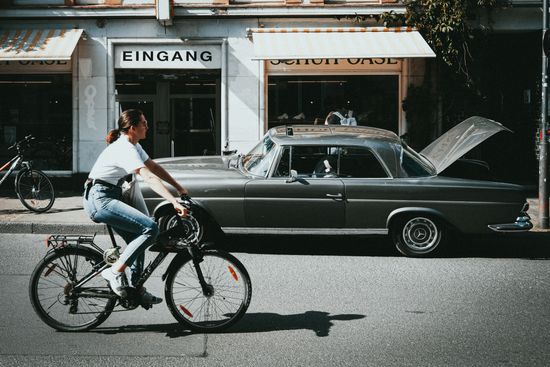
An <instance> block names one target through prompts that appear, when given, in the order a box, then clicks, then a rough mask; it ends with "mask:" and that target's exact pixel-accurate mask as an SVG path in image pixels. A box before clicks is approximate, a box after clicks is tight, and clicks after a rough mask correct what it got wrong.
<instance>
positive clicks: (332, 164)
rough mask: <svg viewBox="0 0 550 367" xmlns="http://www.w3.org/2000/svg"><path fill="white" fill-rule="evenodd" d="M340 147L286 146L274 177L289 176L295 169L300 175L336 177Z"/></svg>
mask: <svg viewBox="0 0 550 367" xmlns="http://www.w3.org/2000/svg"><path fill="white" fill-rule="evenodd" d="M337 167H338V148H334V147H328V146H301V145H298V146H293V147H292V148H291V147H284V148H283V153H282V154H281V159H280V160H279V164H278V166H277V169H276V170H275V172H274V173H273V177H288V176H290V170H295V171H296V172H297V173H298V176H300V177H313V178H320V177H336V175H337Z"/></svg>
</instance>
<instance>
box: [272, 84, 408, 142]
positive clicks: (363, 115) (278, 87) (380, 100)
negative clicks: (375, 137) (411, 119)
mask: <svg viewBox="0 0 550 367" xmlns="http://www.w3.org/2000/svg"><path fill="white" fill-rule="evenodd" d="M398 95H399V77H398V75H359V76H352V75H337V76H323V75H315V76H269V78H268V127H269V128H271V127H274V126H278V125H285V124H320V125H322V124H324V122H325V118H326V116H327V115H328V113H329V112H331V111H335V110H338V111H345V113H349V111H353V112H352V113H351V114H352V115H353V117H355V119H356V121H357V125H360V126H372V127H378V128H383V129H387V130H391V131H394V132H395V133H398V131H399V128H398V119H399V110H398V105H399V101H398V99H399V98H398Z"/></svg>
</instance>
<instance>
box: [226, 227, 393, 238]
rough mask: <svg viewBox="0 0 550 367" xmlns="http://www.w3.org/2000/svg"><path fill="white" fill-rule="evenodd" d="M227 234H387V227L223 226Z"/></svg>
mask: <svg viewBox="0 0 550 367" xmlns="http://www.w3.org/2000/svg"><path fill="white" fill-rule="evenodd" d="M222 231H223V232H224V233H226V234H279V235H280V234H289V235H302V234H307V235H320V236H330V235H371V234H373V235H387V234H388V229H387V228H258V227H222Z"/></svg>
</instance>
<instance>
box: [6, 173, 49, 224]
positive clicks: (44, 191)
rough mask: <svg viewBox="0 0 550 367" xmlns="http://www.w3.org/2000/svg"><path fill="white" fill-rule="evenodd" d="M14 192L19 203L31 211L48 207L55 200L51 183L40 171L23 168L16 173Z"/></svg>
mask: <svg viewBox="0 0 550 367" xmlns="http://www.w3.org/2000/svg"><path fill="white" fill-rule="evenodd" d="M15 192H16V193H17V196H18V197H19V200H21V203H22V204H23V205H24V206H25V207H26V208H27V209H29V210H32V211H33V212H37V213H42V212H45V211H47V210H48V209H50V208H51V207H52V205H53V202H54V201H55V192H54V190H53V185H52V183H51V181H50V179H49V178H48V176H46V174H45V173H44V172H42V171H38V170H34V169H33V170H29V169H25V170H22V171H20V172H19V173H18V174H17V178H16V179H15Z"/></svg>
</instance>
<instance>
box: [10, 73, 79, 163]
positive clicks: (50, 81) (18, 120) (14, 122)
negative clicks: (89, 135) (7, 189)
mask: <svg viewBox="0 0 550 367" xmlns="http://www.w3.org/2000/svg"><path fill="white" fill-rule="evenodd" d="M72 114H73V109H72V83H71V75H70V74H59V75H0V134H1V135H0V159H1V160H3V161H4V160H7V159H8V158H9V157H11V156H13V151H8V147H9V146H10V145H11V144H13V143H14V142H16V141H18V140H20V139H23V138H24V137H25V136H26V135H29V134H32V135H33V136H35V137H36V138H37V144H35V145H34V147H33V148H32V149H29V151H28V152H27V156H26V158H28V159H32V160H33V164H34V166H35V167H37V168H40V169H43V170H72V142H73V137H72V131H73V127H72V126H73V124H72Z"/></svg>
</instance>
